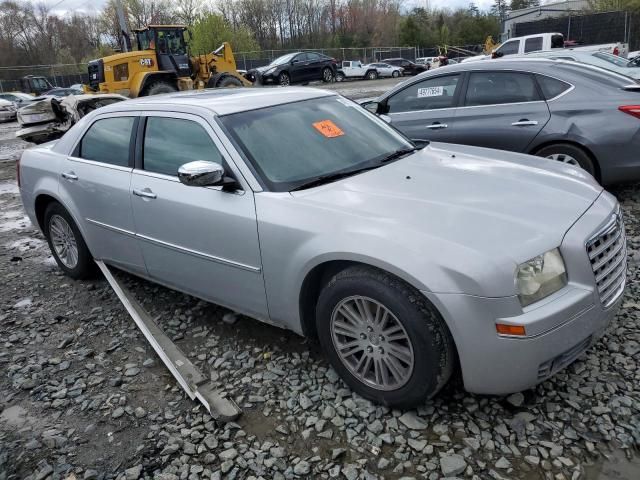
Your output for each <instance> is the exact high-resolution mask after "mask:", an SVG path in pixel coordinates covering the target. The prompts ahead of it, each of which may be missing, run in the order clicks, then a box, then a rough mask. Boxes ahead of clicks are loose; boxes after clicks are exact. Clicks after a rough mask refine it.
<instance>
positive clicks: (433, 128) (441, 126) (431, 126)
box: [427, 123, 449, 130]
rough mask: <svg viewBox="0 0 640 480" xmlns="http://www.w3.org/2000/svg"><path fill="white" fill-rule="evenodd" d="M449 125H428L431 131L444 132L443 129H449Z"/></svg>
mask: <svg viewBox="0 0 640 480" xmlns="http://www.w3.org/2000/svg"><path fill="white" fill-rule="evenodd" d="M448 126H449V125H447V124H446V123H432V124H431V125H427V128H428V129H430V130H442V129H443V128H447V127H448Z"/></svg>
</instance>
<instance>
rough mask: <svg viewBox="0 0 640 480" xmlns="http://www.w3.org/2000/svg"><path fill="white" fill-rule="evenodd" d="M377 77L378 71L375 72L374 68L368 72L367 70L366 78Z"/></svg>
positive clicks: (372, 78)
mask: <svg viewBox="0 0 640 480" xmlns="http://www.w3.org/2000/svg"><path fill="white" fill-rule="evenodd" d="M377 78H378V72H376V71H375V70H371V71H370V72H367V80H375V79H377Z"/></svg>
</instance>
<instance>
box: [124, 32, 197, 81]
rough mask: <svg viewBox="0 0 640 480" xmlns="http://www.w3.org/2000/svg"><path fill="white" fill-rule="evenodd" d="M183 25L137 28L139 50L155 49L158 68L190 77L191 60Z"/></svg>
mask: <svg viewBox="0 0 640 480" xmlns="http://www.w3.org/2000/svg"><path fill="white" fill-rule="evenodd" d="M186 31H187V27H186V26H183V25H149V26H148V27H146V28H142V29H139V30H135V34H136V40H137V43H138V50H139V51H143V50H154V51H155V52H156V58H157V62H158V70H162V71H167V72H175V73H176V75H177V76H178V77H190V76H191V74H192V71H191V62H190V61H189V48H188V46H187V42H186V39H185V32H186Z"/></svg>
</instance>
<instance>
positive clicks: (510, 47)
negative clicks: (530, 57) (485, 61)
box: [496, 40, 520, 55]
mask: <svg viewBox="0 0 640 480" xmlns="http://www.w3.org/2000/svg"><path fill="white" fill-rule="evenodd" d="M519 47H520V40H512V41H510V42H507V43H504V44H503V45H502V46H501V47H500V48H498V49H497V50H496V53H498V52H499V53H501V54H502V55H515V54H516V53H518V48H519Z"/></svg>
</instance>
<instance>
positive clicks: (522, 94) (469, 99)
mask: <svg viewBox="0 0 640 480" xmlns="http://www.w3.org/2000/svg"><path fill="white" fill-rule="evenodd" d="M537 100H542V99H541V98H540V95H539V93H538V89H537V88H536V84H535V82H534V80H533V77H532V76H531V75H529V74H528V73H517V72H473V73H471V75H469V86H468V87H467V95H466V98H465V106H474V105H498V104H503V103H519V102H535V101H537Z"/></svg>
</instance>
